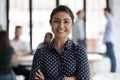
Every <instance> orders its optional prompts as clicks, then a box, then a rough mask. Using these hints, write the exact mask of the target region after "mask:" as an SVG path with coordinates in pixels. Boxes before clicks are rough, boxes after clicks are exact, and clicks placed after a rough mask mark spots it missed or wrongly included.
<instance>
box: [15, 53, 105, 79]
mask: <svg viewBox="0 0 120 80" xmlns="http://www.w3.org/2000/svg"><path fill="white" fill-rule="evenodd" d="M32 60H33V55H29V56H25V57H18V58H16V60H14V63H15V64H20V65H25V66H31V65H32ZM100 60H103V57H102V56H101V55H99V54H88V61H89V64H90V74H91V80H93V75H94V71H93V64H94V62H96V61H100Z"/></svg>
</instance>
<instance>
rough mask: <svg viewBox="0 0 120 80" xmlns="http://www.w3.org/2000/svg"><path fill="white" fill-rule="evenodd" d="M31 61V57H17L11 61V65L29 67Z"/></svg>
mask: <svg viewBox="0 0 120 80" xmlns="http://www.w3.org/2000/svg"><path fill="white" fill-rule="evenodd" d="M32 60H33V55H29V56H22V57H17V58H15V59H13V64H15V65H24V66H31V65H32Z"/></svg>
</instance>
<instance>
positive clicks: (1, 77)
mask: <svg viewBox="0 0 120 80" xmlns="http://www.w3.org/2000/svg"><path fill="white" fill-rule="evenodd" d="M13 54H14V49H13V48H12V47H11V46H10V41H9V37H8V33H7V31H0V80H16V75H15V73H14V72H13V70H12V56H13Z"/></svg>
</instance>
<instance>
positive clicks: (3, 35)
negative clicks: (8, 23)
mask: <svg viewBox="0 0 120 80" xmlns="http://www.w3.org/2000/svg"><path fill="white" fill-rule="evenodd" d="M9 45H10V42H9V37H8V32H7V31H0V54H2V53H5V51H6V48H7V47H8V46H9Z"/></svg>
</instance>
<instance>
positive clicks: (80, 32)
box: [72, 10, 86, 48]
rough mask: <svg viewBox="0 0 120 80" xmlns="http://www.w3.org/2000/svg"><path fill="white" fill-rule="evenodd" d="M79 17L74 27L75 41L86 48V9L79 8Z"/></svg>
mask: <svg viewBox="0 0 120 80" xmlns="http://www.w3.org/2000/svg"><path fill="white" fill-rule="evenodd" d="M76 14H77V19H76V21H75V23H74V24H73V27H72V36H73V41H74V42H75V43H77V44H80V46H82V47H84V48H86V42H85V28H84V27H85V22H84V17H85V14H84V11H83V10H79V11H78V12H77V13H76Z"/></svg>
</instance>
